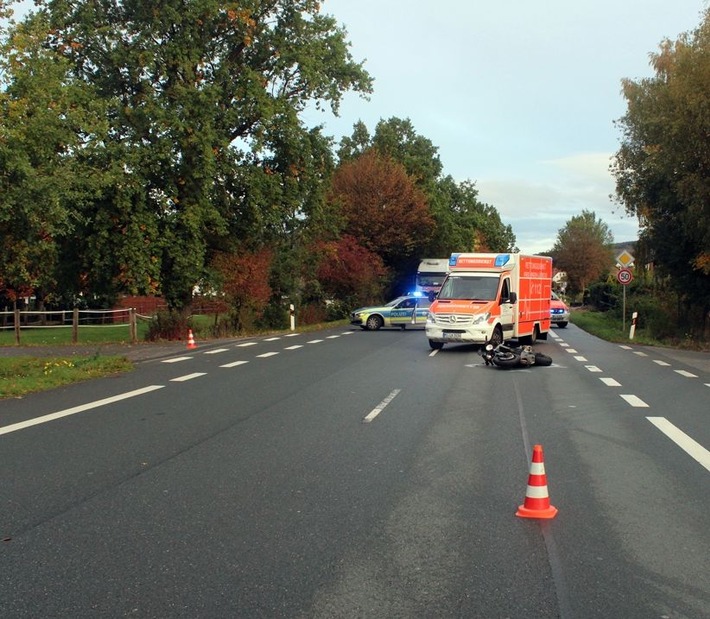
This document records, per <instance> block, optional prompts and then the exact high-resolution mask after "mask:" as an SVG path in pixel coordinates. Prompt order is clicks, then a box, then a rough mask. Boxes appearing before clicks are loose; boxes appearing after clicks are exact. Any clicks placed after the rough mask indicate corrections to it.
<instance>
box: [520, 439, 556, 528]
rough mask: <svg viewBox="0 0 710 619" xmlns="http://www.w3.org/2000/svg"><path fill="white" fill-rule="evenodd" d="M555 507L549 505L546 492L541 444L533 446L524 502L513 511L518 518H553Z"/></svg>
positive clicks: (548, 497)
mask: <svg viewBox="0 0 710 619" xmlns="http://www.w3.org/2000/svg"><path fill="white" fill-rule="evenodd" d="M556 514H557V508H556V507H553V506H552V505H550V496H549V494H548V493H547V476H546V475H545V462H544V459H543V455H542V445H535V446H534V447H533V454H532V463H531V464H530V475H529V476H528V487H527V490H526V491H525V503H524V504H523V505H520V506H519V507H518V511H517V512H515V515H516V516H519V517H520V518H554V517H555V515H556Z"/></svg>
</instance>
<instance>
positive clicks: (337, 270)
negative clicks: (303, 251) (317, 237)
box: [315, 234, 388, 306]
mask: <svg viewBox="0 0 710 619" xmlns="http://www.w3.org/2000/svg"><path fill="white" fill-rule="evenodd" d="M315 250H316V251H317V252H318V254H319V261H318V273H317V275H318V281H319V282H320V284H321V286H322V288H323V291H324V292H325V294H326V296H327V297H329V298H336V299H340V300H342V301H344V302H346V303H349V304H350V305H351V306H355V305H363V304H368V303H374V302H376V301H378V300H379V299H381V297H382V291H383V284H384V283H385V282H386V280H387V277H388V272H387V268H386V267H385V265H384V263H383V262H382V259H381V258H380V257H379V256H378V255H377V254H375V253H373V252H371V251H369V250H367V249H365V248H364V247H362V246H361V245H360V244H359V243H358V242H357V240H356V239H355V238H353V237H352V236H350V235H347V234H346V235H344V236H342V237H341V238H340V239H338V240H337V241H330V242H320V243H318V244H317V245H316V248H315Z"/></svg>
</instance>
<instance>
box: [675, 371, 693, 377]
mask: <svg viewBox="0 0 710 619" xmlns="http://www.w3.org/2000/svg"><path fill="white" fill-rule="evenodd" d="M674 372H676V374H680V375H681V376H685V377H686V378H697V376H696V375H695V374H691V373H690V372H686V371H685V370H674Z"/></svg>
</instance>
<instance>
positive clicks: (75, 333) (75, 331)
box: [71, 307, 79, 344]
mask: <svg viewBox="0 0 710 619" xmlns="http://www.w3.org/2000/svg"><path fill="white" fill-rule="evenodd" d="M71 341H72V343H74V344H76V343H77V342H78V341H79V308H78V307H75V308H74V314H73V315H72V320H71Z"/></svg>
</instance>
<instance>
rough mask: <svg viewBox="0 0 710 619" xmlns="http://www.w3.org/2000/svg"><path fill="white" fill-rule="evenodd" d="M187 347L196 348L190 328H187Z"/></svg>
mask: <svg viewBox="0 0 710 619" xmlns="http://www.w3.org/2000/svg"><path fill="white" fill-rule="evenodd" d="M187 347H188V348H197V344H195V337H194V336H193V335H192V329H188V330H187Z"/></svg>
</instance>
